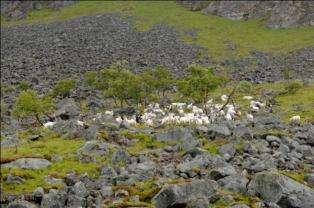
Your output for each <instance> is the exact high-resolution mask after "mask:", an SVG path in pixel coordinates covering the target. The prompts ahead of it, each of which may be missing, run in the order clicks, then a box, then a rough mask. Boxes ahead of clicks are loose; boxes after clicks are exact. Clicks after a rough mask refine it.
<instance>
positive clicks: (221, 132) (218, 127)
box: [207, 124, 231, 139]
mask: <svg viewBox="0 0 314 208" xmlns="http://www.w3.org/2000/svg"><path fill="white" fill-rule="evenodd" d="M230 135H231V131H230V129H229V127H228V126H227V125H225V124H215V125H213V126H211V127H209V129H208V131H207V136H208V137H209V138H210V139H215V138H226V137H228V136H230Z"/></svg>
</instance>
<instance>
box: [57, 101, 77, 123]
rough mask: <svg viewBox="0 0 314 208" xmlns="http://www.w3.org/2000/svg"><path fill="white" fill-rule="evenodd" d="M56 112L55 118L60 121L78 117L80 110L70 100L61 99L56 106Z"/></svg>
mask: <svg viewBox="0 0 314 208" xmlns="http://www.w3.org/2000/svg"><path fill="white" fill-rule="evenodd" d="M57 109H58V110H57V111H56V112H55V117H57V118H58V117H59V118H61V119H62V120H69V119H73V118H76V117H78V116H79V114H80V108H79V106H78V105H77V104H76V102H75V100H74V99H72V98H67V99H62V100H61V101H60V102H59V103H58V104H57Z"/></svg>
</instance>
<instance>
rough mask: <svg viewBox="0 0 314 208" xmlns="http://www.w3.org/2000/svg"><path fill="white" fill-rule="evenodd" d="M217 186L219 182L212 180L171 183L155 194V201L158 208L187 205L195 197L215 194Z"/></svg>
mask: <svg viewBox="0 0 314 208" xmlns="http://www.w3.org/2000/svg"><path fill="white" fill-rule="evenodd" d="M217 188H218V185H217V183H216V182H215V181H211V180H193V181H191V182H185V183H179V184H175V185H169V186H167V187H164V188H163V189H161V190H160V191H159V193H158V194H157V195H156V196H154V198H153V203H154V204H155V206H156V208H170V207H179V206H180V207H186V206H187V205H188V203H189V202H192V201H194V200H195V199H199V198H205V199H206V198H209V197H211V196H213V195H214V194H215V193H216V190H217Z"/></svg>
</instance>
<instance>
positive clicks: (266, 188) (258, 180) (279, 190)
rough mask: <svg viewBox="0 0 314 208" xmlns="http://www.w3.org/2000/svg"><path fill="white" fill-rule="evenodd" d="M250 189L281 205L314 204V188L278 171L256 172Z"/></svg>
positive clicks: (302, 205) (303, 205) (308, 206)
mask: <svg viewBox="0 0 314 208" xmlns="http://www.w3.org/2000/svg"><path fill="white" fill-rule="evenodd" d="M248 190H249V193H250V194H254V195H258V196H260V197H261V198H262V199H263V200H265V201H266V202H273V203H277V204H278V205H279V206H280V207H300V208H311V207H313V204H314V190H313V189H311V188H310V187H308V186H306V185H303V184H301V183H299V182H297V181H294V180H293V179H291V178H289V177H287V176H284V175H281V174H279V173H276V172H266V171H265V172H260V173H257V174H255V175H254V177H253V179H252V180H251V182H250V184H249V186H248Z"/></svg>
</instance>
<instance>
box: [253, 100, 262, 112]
mask: <svg viewBox="0 0 314 208" xmlns="http://www.w3.org/2000/svg"><path fill="white" fill-rule="evenodd" d="M264 106H265V104H264V103H261V102H258V101H254V100H252V101H251V102H250V107H251V108H252V110H254V111H259V110H260V109H261V108H262V107H264Z"/></svg>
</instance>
